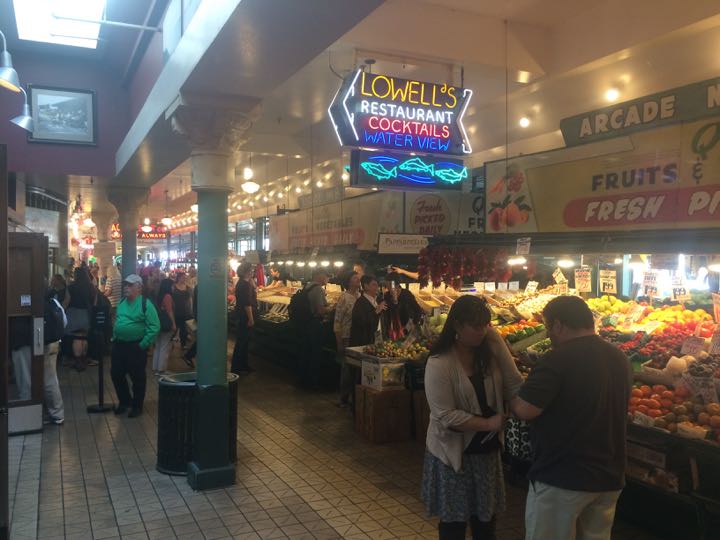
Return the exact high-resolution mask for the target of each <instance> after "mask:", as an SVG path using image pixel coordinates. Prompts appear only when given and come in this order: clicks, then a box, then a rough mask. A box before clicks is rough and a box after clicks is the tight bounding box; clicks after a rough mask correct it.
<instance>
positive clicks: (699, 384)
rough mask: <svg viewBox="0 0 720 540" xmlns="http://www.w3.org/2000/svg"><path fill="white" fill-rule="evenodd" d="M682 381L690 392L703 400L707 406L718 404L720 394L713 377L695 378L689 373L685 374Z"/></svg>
mask: <svg viewBox="0 0 720 540" xmlns="http://www.w3.org/2000/svg"><path fill="white" fill-rule="evenodd" d="M682 380H683V382H684V383H685V385H686V386H687V387H688V388H689V389H690V392H692V394H693V395H694V396H697V397H700V398H702V400H703V402H704V403H705V404H708V403H717V402H718V393H717V390H716V389H715V382H714V381H713V378H712V377H693V376H692V375H690V374H689V373H683V375H682Z"/></svg>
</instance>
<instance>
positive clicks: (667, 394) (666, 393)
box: [660, 390, 675, 399]
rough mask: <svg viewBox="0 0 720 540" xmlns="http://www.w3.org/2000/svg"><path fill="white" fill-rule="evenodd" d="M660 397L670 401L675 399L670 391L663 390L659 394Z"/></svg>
mask: <svg viewBox="0 0 720 540" xmlns="http://www.w3.org/2000/svg"><path fill="white" fill-rule="evenodd" d="M660 397H661V398H662V399H672V398H674V397H675V394H674V393H673V391H672V390H664V391H663V392H662V393H661V394H660Z"/></svg>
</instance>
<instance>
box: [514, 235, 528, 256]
mask: <svg viewBox="0 0 720 540" xmlns="http://www.w3.org/2000/svg"><path fill="white" fill-rule="evenodd" d="M529 253H530V237H529V236H526V237H524V238H518V239H517V245H516V247H515V254H516V255H528V254H529Z"/></svg>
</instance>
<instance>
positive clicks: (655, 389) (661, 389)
mask: <svg viewBox="0 0 720 540" xmlns="http://www.w3.org/2000/svg"><path fill="white" fill-rule="evenodd" d="M652 389H653V392H655V393H656V394H660V393H661V392H665V391H667V386H664V385H662V384H656V385H655V386H653V387H652Z"/></svg>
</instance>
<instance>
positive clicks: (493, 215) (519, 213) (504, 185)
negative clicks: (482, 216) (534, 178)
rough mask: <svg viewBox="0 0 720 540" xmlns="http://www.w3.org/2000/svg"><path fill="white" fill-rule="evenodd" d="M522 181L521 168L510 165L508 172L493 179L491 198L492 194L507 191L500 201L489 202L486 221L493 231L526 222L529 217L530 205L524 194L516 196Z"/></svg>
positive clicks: (523, 178)
mask: <svg viewBox="0 0 720 540" xmlns="http://www.w3.org/2000/svg"><path fill="white" fill-rule="evenodd" d="M524 183H525V174H524V173H523V172H522V171H521V170H518V169H516V168H513V167H510V168H509V169H508V174H507V175H505V176H503V177H502V178H500V179H498V180H497V181H495V183H494V184H493V185H492V187H491V188H490V192H489V194H490V198H493V197H492V196H493V195H496V196H497V195H500V196H502V194H503V193H507V195H506V196H505V198H504V199H502V200H501V201H498V202H491V203H490V212H489V213H488V222H489V224H490V228H491V229H492V230H493V231H501V230H503V229H505V228H508V229H511V228H513V227H515V226H517V225H522V224H524V223H527V222H528V219H530V212H532V207H531V206H530V205H529V204H528V203H527V202H526V198H525V195H519V196H516V195H517V194H518V192H519V191H520V190H521V189H522V187H523V184H524Z"/></svg>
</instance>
